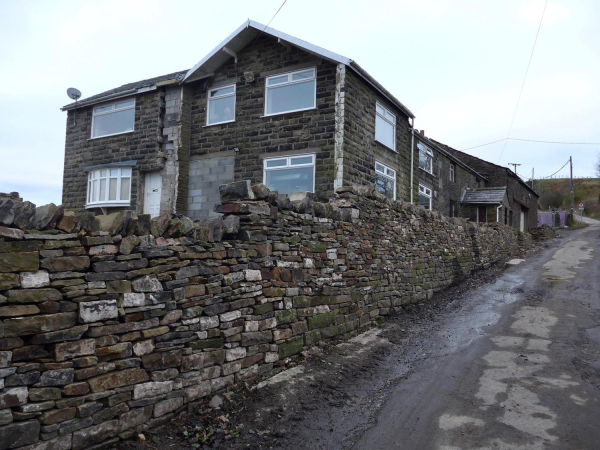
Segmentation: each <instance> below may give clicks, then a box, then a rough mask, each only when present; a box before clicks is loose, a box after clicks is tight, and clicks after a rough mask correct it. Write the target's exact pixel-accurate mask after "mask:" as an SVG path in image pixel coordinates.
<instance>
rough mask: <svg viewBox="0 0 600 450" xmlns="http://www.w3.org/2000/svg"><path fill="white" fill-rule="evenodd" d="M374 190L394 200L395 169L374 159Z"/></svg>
mask: <svg viewBox="0 0 600 450" xmlns="http://www.w3.org/2000/svg"><path fill="white" fill-rule="evenodd" d="M375 190H376V191H377V192H379V193H380V194H383V195H385V196H386V197H387V198H389V199H391V200H396V171H395V170H394V169H390V168H389V167H388V166H386V165H383V164H381V163H380V162H377V161H375Z"/></svg>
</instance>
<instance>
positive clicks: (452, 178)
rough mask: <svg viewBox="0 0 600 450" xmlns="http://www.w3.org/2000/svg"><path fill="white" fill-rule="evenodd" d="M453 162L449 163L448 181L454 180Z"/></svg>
mask: <svg viewBox="0 0 600 450" xmlns="http://www.w3.org/2000/svg"><path fill="white" fill-rule="evenodd" d="M455 170H456V169H455V167H454V163H450V181H454V179H455V178H454V171H455Z"/></svg>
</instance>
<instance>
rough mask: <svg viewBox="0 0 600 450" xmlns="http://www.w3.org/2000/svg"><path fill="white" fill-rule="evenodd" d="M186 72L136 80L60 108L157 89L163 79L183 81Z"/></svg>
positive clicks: (64, 109) (84, 104) (90, 103)
mask: <svg viewBox="0 0 600 450" xmlns="http://www.w3.org/2000/svg"><path fill="white" fill-rule="evenodd" d="M186 73H187V70H183V71H180V72H173V73H170V74H168V75H162V76H159V77H154V78H148V79H147V80H142V81H136V82H135V83H127V84H124V85H123V86H121V87H118V88H114V89H111V90H109V91H105V92H102V93H100V94H96V95H92V96H91V97H87V98H84V99H83V100H79V101H78V102H77V104H75V102H73V103H69V104H68V105H66V106H63V107H62V108H60V109H61V111H68V110H69V109H73V108H75V107H77V108H79V107H81V106H87V105H93V104H95V103H100V102H103V101H105V100H110V99H112V98H119V97H125V96H127V95H132V94H137V93H141V92H146V91H151V90H154V89H156V83H160V82H161V81H167V80H178V81H181V80H182V79H183V76H184V75H185V74H186Z"/></svg>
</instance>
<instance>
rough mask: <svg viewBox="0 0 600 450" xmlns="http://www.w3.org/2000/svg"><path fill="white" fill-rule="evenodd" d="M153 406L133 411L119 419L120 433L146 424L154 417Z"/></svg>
mask: <svg viewBox="0 0 600 450" xmlns="http://www.w3.org/2000/svg"><path fill="white" fill-rule="evenodd" d="M153 409H154V406H153V405H149V406H145V407H143V408H137V409H132V410H131V411H129V412H126V413H125V414H121V416H120V417H119V433H121V432H123V431H125V430H129V429H130V428H133V427H137V426H139V425H142V424H145V423H146V422H148V420H150V418H151V417H152V410H153Z"/></svg>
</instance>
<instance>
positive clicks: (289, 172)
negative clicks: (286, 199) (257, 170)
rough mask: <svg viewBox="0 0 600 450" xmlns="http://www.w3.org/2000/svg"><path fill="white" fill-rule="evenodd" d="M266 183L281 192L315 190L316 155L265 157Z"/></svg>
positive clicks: (291, 192) (270, 187)
mask: <svg viewBox="0 0 600 450" xmlns="http://www.w3.org/2000/svg"><path fill="white" fill-rule="evenodd" d="M264 184H265V185H266V186H267V187H268V188H269V189H270V190H272V191H278V192H279V193H280V194H293V193H295V192H315V155H296V156H288V157H286V158H269V159H265V160H264Z"/></svg>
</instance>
